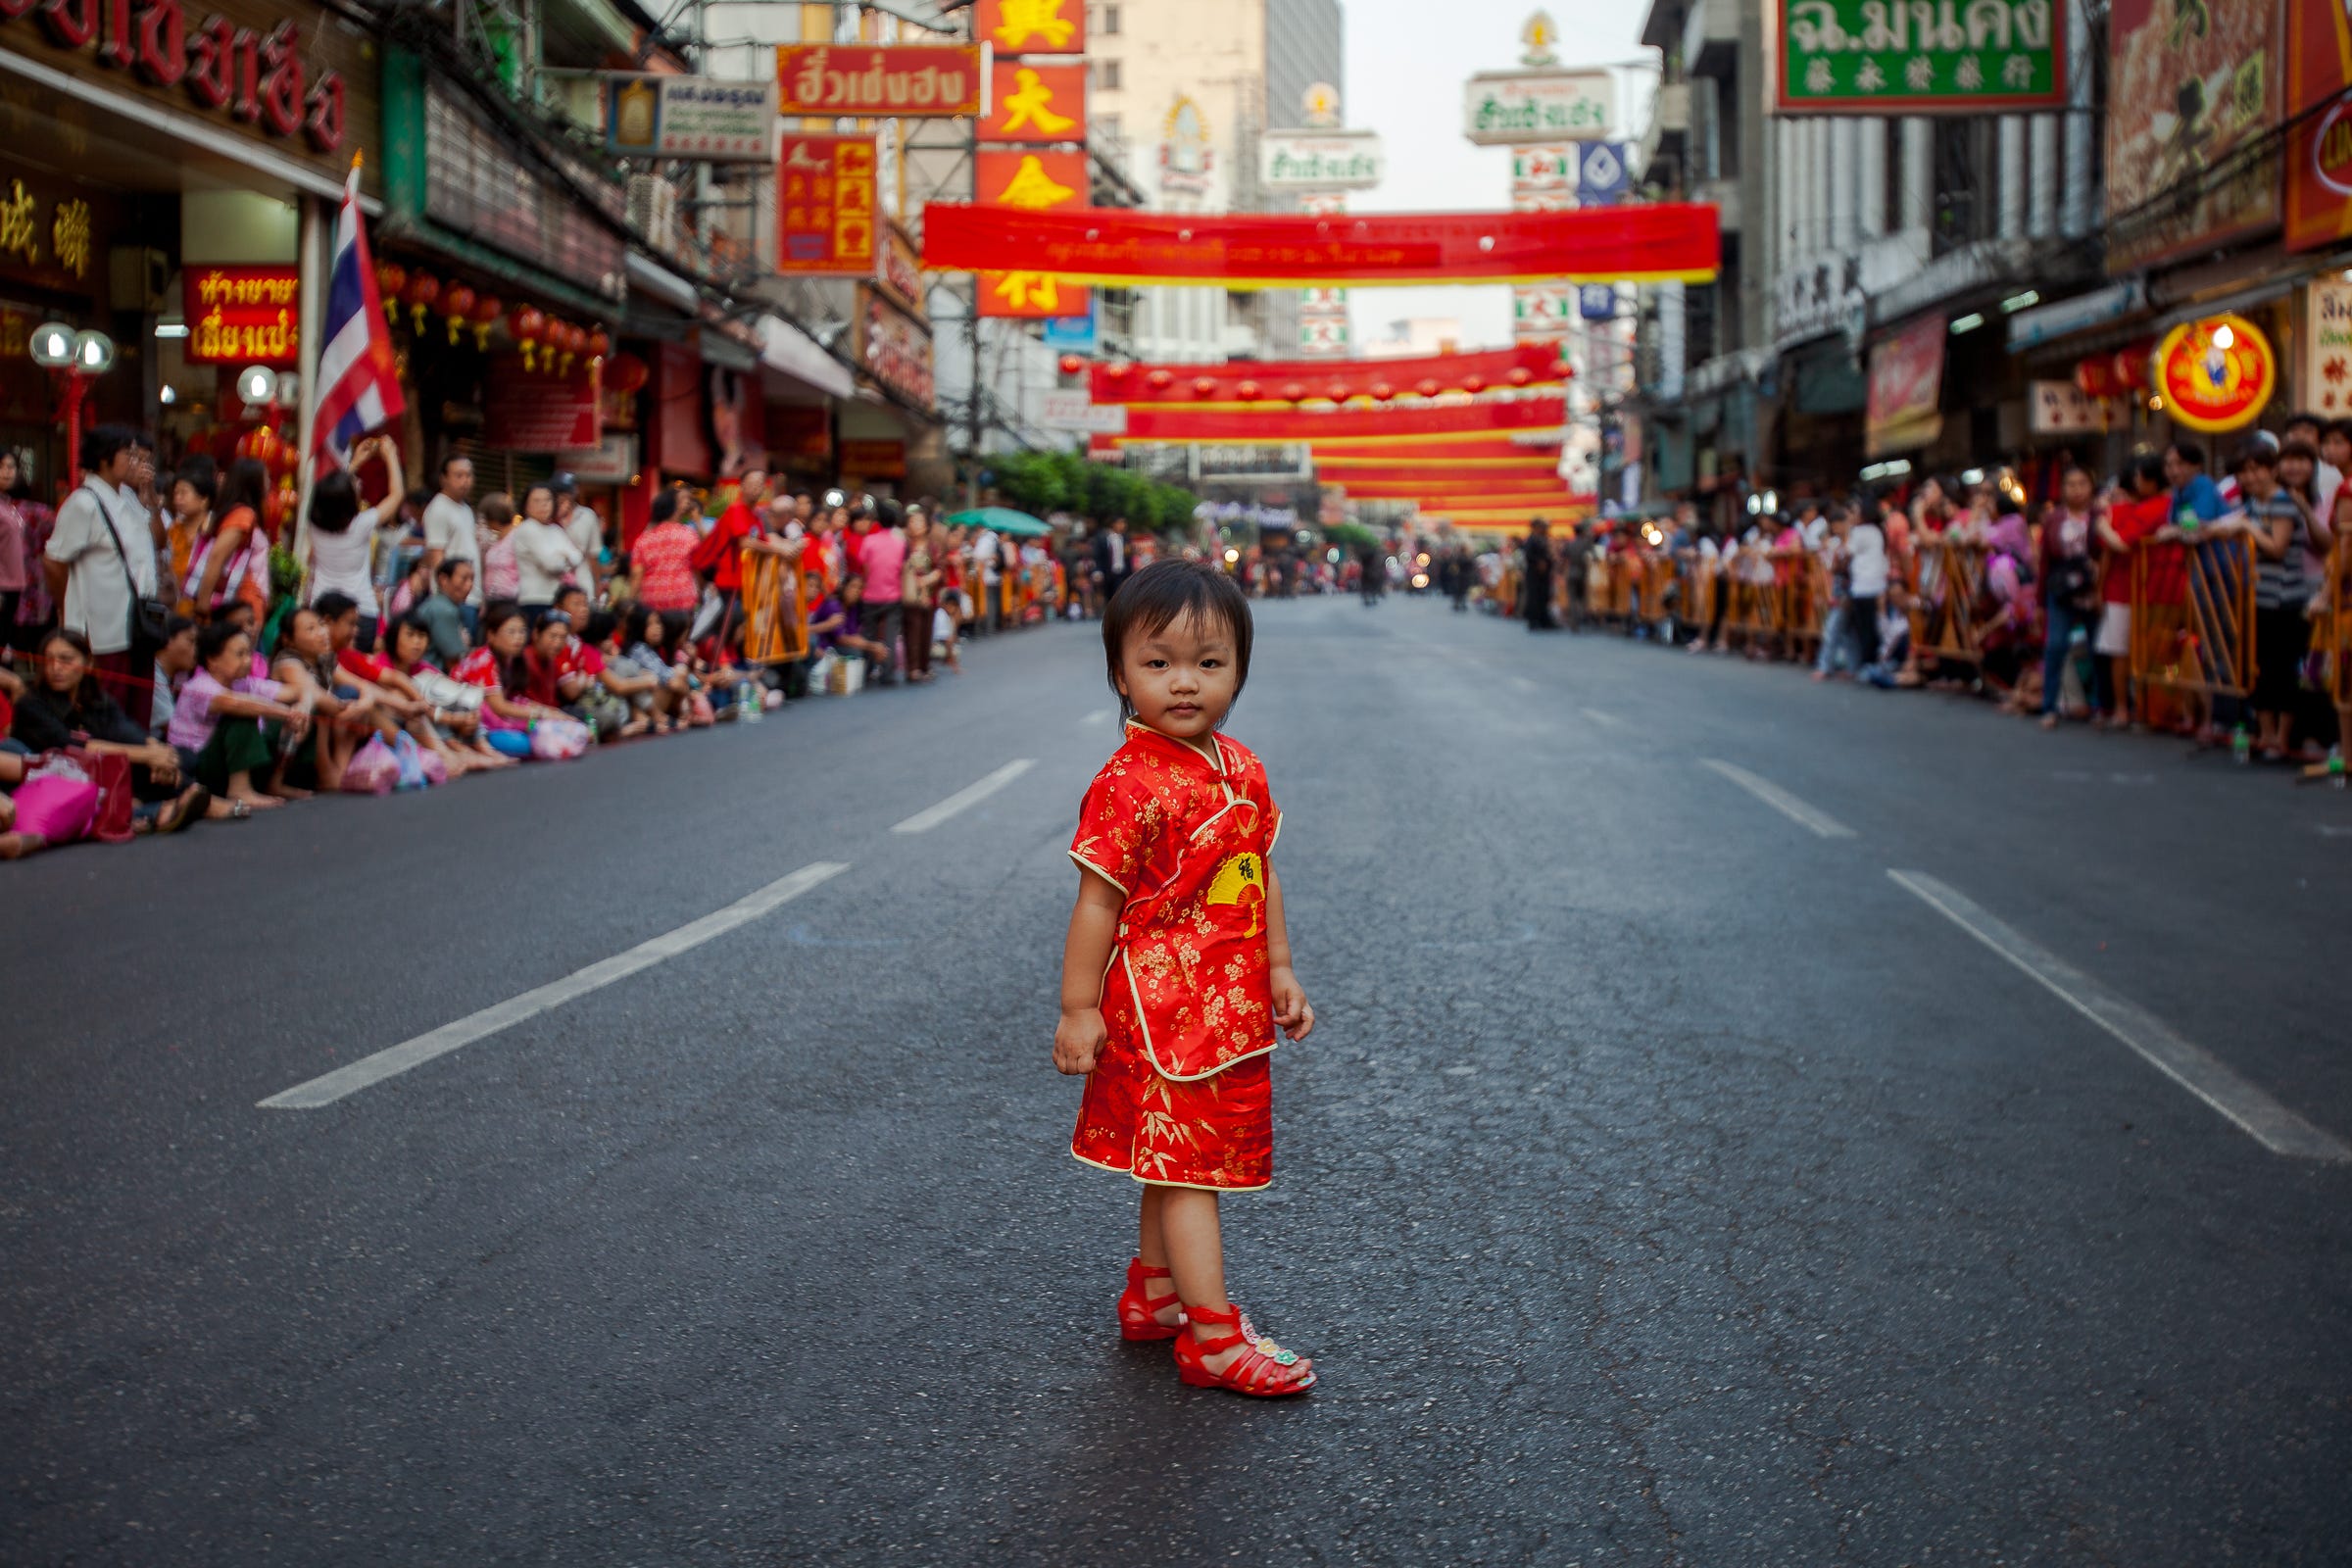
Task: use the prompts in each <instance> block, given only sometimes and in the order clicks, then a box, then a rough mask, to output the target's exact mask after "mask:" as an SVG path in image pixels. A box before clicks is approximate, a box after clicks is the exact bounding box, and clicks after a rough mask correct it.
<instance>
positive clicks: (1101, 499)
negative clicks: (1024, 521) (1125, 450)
mask: <svg viewBox="0 0 2352 1568" xmlns="http://www.w3.org/2000/svg"><path fill="white" fill-rule="evenodd" d="M989 466H990V468H991V469H992V470H994V472H995V474H996V489H997V495H998V496H999V498H1001V499H1002V500H1003V501H1004V502H1005V505H1007V506H1011V507H1018V508H1019V509H1020V510H1021V511H1023V512H1031V513H1035V514H1037V515H1039V516H1041V517H1042V516H1044V515H1046V514H1048V513H1051V512H1075V513H1078V514H1080V515H1083V516H1086V517H1089V518H1092V519H1093V520H1094V521H1096V522H1107V521H1108V520H1110V519H1111V518H1112V517H1125V518H1126V519H1127V522H1128V525H1129V526H1130V527H1133V528H1145V529H1151V530H1152V531H1154V532H1164V531H1166V530H1168V529H1171V528H1181V527H1183V526H1185V525H1187V524H1189V523H1190V522H1191V521H1192V518H1193V509H1194V508H1195V507H1197V506H1199V505H1200V504H1201V501H1200V497H1198V496H1196V495H1194V494H1193V493H1192V492H1191V491H1190V490H1187V489H1184V488H1183V487H1181V486H1179V485H1172V484H1163V483H1161V482H1160V481H1159V480H1156V479H1152V478H1150V477H1148V476H1147V475H1144V474H1140V473H1137V472H1135V471H1133V470H1132V469H1128V468H1120V467H1113V466H1111V465H1109V464H1107V463H1094V462H1090V461H1089V460H1088V459H1087V458H1085V457H1084V456H1083V455H1081V454H1079V453H1076V452H1007V453H1004V454H1001V455H999V456H997V457H994V458H991V459H990V460H989Z"/></svg>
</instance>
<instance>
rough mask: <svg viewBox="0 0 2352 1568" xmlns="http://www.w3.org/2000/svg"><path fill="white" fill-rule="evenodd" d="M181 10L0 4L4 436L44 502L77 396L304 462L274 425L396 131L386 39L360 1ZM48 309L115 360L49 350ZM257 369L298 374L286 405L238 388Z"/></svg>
mask: <svg viewBox="0 0 2352 1568" xmlns="http://www.w3.org/2000/svg"><path fill="white" fill-rule="evenodd" d="M164 14H165V8H162V7H143V8H141V9H139V10H137V11H135V12H134V11H133V10H132V8H131V7H129V6H127V5H113V6H101V5H96V4H89V5H71V6H41V7H27V6H7V7H0V443H5V444H6V445H7V446H9V447H11V448H13V449H16V450H17V451H18V452H19V453H20V455H21V457H23V458H24V459H25V465H26V467H27V468H28V469H29V471H30V476H31V482H32V485H33V488H34V490H35V492H36V494H38V495H40V496H42V497H43V498H48V497H50V496H52V495H53V494H54V493H55V491H56V489H57V488H58V486H59V485H60V484H61V483H62V482H63V481H64V479H65V478H66V475H67V470H68V467H69V466H70V465H69V461H68V460H69V453H68V450H67V441H66V431H65V430H64V429H63V428H62V427H61V426H62V420H61V413H62V410H63V408H64V406H65V404H66V403H67V402H68V401H71V394H72V393H73V392H78V393H79V394H80V395H81V398H80V410H79V415H80V417H81V419H82V420H83V421H84V422H87V421H88V420H93V419H116V420H127V421H130V422H134V423H137V424H139V425H142V426H145V427H148V428H151V429H156V430H158V431H159V433H160V436H161V441H162V446H163V457H164V459H165V461H166V462H172V461H176V459H177V458H178V457H179V455H180V454H181V453H182V452H183V451H185V450H188V449H191V448H202V449H205V450H215V449H216V448H217V449H218V450H217V451H216V455H217V456H221V457H224V458H225V457H231V456H234V455H235V454H236V452H237V451H238V450H239V449H240V447H242V448H243V449H244V450H247V451H255V452H257V453H259V454H261V455H267V456H269V457H270V458H271V459H272V460H273V461H275V462H276V463H277V465H278V466H279V470H280V472H281V474H282V473H290V471H291V463H290V458H289V457H281V456H279V454H278V450H277V449H278V447H279V446H280V445H284V443H280V442H278V441H277V440H276V438H275V436H274V434H272V435H271V436H270V437H269V438H267V439H257V437H256V435H255V432H256V430H257V429H259V428H260V427H261V425H262V421H263V420H265V419H268V420H270V421H271V422H272V423H273V424H274V425H275V426H277V427H281V428H284V429H286V430H287V431H288V433H291V424H292V420H293V415H294V398H295V395H296V393H297V391H298V383H297V382H296V381H295V380H293V379H292V378H291V377H292V375H293V374H294V373H295V372H296V371H297V370H298V368H299V366H300V363H301V355H302V353H303V347H304V345H303V342H302V337H303V329H304V326H305V324H306V322H315V321H316V319H318V313H319V308H320V306H321V304H322V301H321V299H320V297H319V290H318V288H317V286H316V282H317V278H318V277H319V269H320V268H321V267H322V266H323V262H324V245H323V240H324V234H325V230H326V225H327V222H328V221H329V217H330V215H331V211H332V204H333V203H334V202H335V201H336V200H337V199H339V197H340V195H341V191H342V184H343V179H344V175H345V173H346V172H347V171H348V169H349V167H350V163H351V158H352V155H353V154H354V153H355V152H357V151H359V150H361V149H362V148H363V146H366V145H367V144H368V143H370V142H371V141H372V140H373V139H374V138H375V136H376V134H377V126H378V124H379V120H378V114H377V85H378V69H377V60H376V48H375V43H374V40H373V38H372V37H371V36H370V34H369V33H368V31H367V30H366V28H364V27H363V26H362V25H359V24H357V23H355V22H353V21H351V20H350V19H349V18H348V17H347V16H346V15H345V14H343V13H340V12H336V11H332V10H327V9H323V8H320V7H318V6H313V5H309V4H305V3H302V0H223V3H221V4H218V5H215V6H212V7H208V8H207V10H206V12H205V13H204V14H203V16H202V17H201V19H199V18H197V17H195V16H189V17H188V18H186V19H185V20H184V22H183V21H182V20H181V19H180V17H179V14H178V13H177V11H176V10H172V11H170V12H169V17H168V20H169V21H170V22H172V24H174V25H159V24H158V23H157V22H156V18H157V17H158V16H159V15H164ZM369 150H370V151H372V148H370V149H369ZM372 184H373V181H372V172H369V175H368V182H367V184H366V185H365V186H364V189H368V190H369V191H370V192H372ZM370 205H372V202H370ZM306 235H307V236H309V238H310V239H311V240H312V241H313V244H312V246H311V254H310V256H309V258H308V260H307V263H306V258H305V255H304V250H305V247H304V239H305V237H306ZM47 321H54V322H57V323H60V324H62V325H64V326H67V327H69V328H71V329H72V330H73V331H74V332H75V333H76V334H77V336H78V335H81V334H94V335H96V336H97V337H100V338H103V340H104V341H105V343H106V344H107V345H108V346H110V347H111V350H112V353H111V355H100V354H95V353H93V354H91V355H89V356H88V357H87V358H85V360H84V362H83V363H84V365H85V366H88V365H91V364H94V363H96V362H97V361H99V360H104V361H105V368H104V369H103V370H102V371H99V372H98V373H95V374H92V375H89V376H87V377H86V378H85V379H84V381H83V383H82V385H81V386H80V387H79V388H73V387H72V385H71V383H70V382H69V381H67V380H66V379H64V378H63V375H64V372H57V373H53V372H51V371H50V370H48V369H46V368H42V367H38V366H36V365H34V364H33V363H32V361H31V358H30V352H29V351H30V344H29V342H28V334H29V332H30V329H31V327H32V326H34V325H37V324H39V323H41V322H47ZM252 368H268V369H270V370H273V371H277V370H282V371H285V372H287V373H288V376H289V378H288V379H287V380H286V381H284V382H283V383H282V384H280V385H278V386H276V387H274V388H273V389H272V390H273V392H274V394H275V396H276V402H275V406H274V407H271V406H270V405H268V404H265V405H263V406H261V407H259V408H249V407H246V406H244V405H243V404H242V403H241V402H240V401H239V400H237V399H236V398H235V396H234V394H233V392H232V390H231V389H232V387H233V385H234V382H235V379H236V377H237V376H238V374H239V373H240V372H241V371H244V370H248V369H252Z"/></svg>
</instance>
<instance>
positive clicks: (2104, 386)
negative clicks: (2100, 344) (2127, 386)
mask: <svg viewBox="0 0 2352 1568" xmlns="http://www.w3.org/2000/svg"><path fill="white" fill-rule="evenodd" d="M2075 388H2076V390H2077V391H2079V392H2081V393H2082V395H2083V396H2084V397H2086V398H2104V397H2113V396H2114V395H2115V388H2116V379H2115V362H2114V361H2113V360H2083V361H2081V362H2080V363H2078V364H2077V365H2076V366H2075Z"/></svg>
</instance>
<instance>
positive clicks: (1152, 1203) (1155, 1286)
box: [1135, 1186, 1176, 1323]
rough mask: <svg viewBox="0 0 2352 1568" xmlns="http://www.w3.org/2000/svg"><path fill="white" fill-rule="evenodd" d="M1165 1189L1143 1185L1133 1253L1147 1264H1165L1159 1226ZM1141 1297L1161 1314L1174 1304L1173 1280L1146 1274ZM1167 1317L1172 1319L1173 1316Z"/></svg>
mask: <svg viewBox="0 0 2352 1568" xmlns="http://www.w3.org/2000/svg"><path fill="white" fill-rule="evenodd" d="M1168 1191H1169V1189H1167V1188H1165V1187H1150V1186H1147V1187H1146V1188H1145V1189H1144V1201H1143V1217H1142V1222H1141V1224H1139V1225H1138V1227H1137V1231H1138V1234H1137V1237H1136V1246H1135V1255H1136V1256H1138V1257H1140V1258H1142V1259H1143V1260H1144V1264H1145V1266H1146V1267H1148V1268H1161V1269H1164V1268H1166V1267H1167V1266H1168V1241H1167V1236H1166V1233H1165V1232H1164V1231H1163V1230H1162V1229H1161V1228H1160V1219H1161V1208H1162V1205H1163V1204H1164V1203H1165V1201H1166V1200H1167V1196H1168ZM1144 1301H1145V1303H1146V1304H1147V1305H1149V1306H1151V1307H1152V1311H1153V1313H1154V1315H1163V1314H1164V1313H1165V1311H1166V1309H1167V1308H1169V1307H1172V1306H1174V1305H1175V1304H1176V1282H1175V1281H1174V1280H1173V1279H1169V1278H1167V1277H1165V1276H1157V1277H1154V1276H1152V1275H1147V1276H1145V1278H1144ZM1168 1321H1169V1322H1171V1323H1173V1321H1174V1320H1173V1319H1169V1320H1168Z"/></svg>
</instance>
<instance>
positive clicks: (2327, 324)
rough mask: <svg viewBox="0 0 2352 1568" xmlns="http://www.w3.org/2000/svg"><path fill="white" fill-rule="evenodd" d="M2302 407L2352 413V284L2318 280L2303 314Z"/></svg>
mask: <svg viewBox="0 0 2352 1568" xmlns="http://www.w3.org/2000/svg"><path fill="white" fill-rule="evenodd" d="M2295 405H2296V407H2298V408H2304V409H2310V410H2312V411H2313V412H2314V413H2317V414H2324V415H2327V417H2330V418H2341V417H2343V416H2344V415H2345V414H2347V413H2352V283H2347V282H2345V281H2344V280H2343V279H2342V278H2340V277H2326V278H2314V279H2312V283H2311V291H2310V296H2309V298H2308V299H2307V300H2306V302H2305V305H2304V312H2303V395H2302V396H2301V397H2299V398H2297V399H2296V400H2295Z"/></svg>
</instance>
